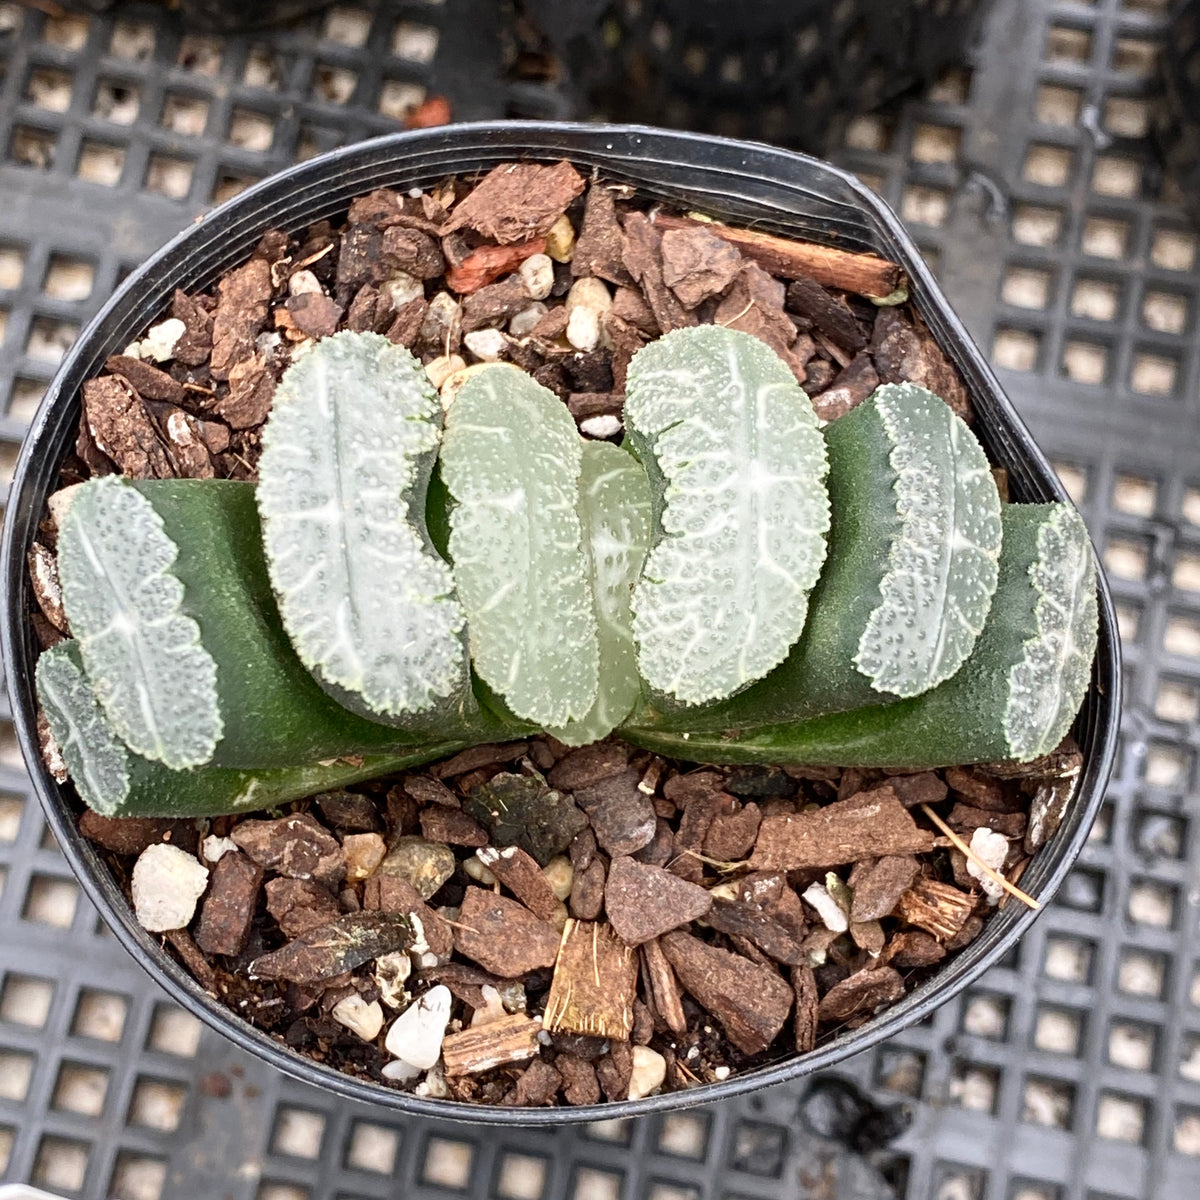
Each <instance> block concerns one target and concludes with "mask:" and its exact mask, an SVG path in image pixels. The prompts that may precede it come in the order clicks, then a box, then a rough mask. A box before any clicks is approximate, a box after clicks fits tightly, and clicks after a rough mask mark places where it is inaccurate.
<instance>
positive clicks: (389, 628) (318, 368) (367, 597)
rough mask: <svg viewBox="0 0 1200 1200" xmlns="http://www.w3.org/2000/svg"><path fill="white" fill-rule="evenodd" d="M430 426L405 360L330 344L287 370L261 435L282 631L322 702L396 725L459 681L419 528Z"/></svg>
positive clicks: (355, 344)
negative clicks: (330, 699) (324, 697)
mask: <svg viewBox="0 0 1200 1200" xmlns="http://www.w3.org/2000/svg"><path fill="white" fill-rule="evenodd" d="M440 417H441V406H440V404H439V402H438V397H437V393H436V392H435V391H434V389H433V387H432V385H431V384H430V383H429V380H428V378H427V377H426V376H425V373H424V371H423V370H422V369H421V366H420V364H419V363H418V362H417V361H416V359H414V358H413V356H412V355H411V354H409V352H408V351H407V350H405V349H403V348H402V347H399V346H394V345H392V344H391V343H390V342H389V341H388V340H387V339H386V338H383V337H380V336H379V335H378V334H372V333H339V334H335V335H334V336H333V337H329V338H325V339H323V340H322V341H320V342H318V343H317V344H316V345H315V346H314V347H313V348H312V349H311V350H310V351H309V352H308V353H307V354H305V355H304V356H303V357H302V358H300V359H299V360H298V361H297V362H295V363H293V365H292V366H291V367H289V368H288V370H287V372H286V373H285V374H284V377H283V379H282V381H281V382H280V384H279V387H278V389H277V390H276V392H275V401H274V406H273V409H272V412H271V416H270V418H269V419H268V421H267V424H266V426H265V428H264V430H263V454H262V459H261V462H260V464H259V478H260V482H259V485H258V505H259V512H260V514H261V516H262V523H263V534H264V543H265V546H266V551H267V562H268V566H269V568H270V572H271V582H272V585H273V586H274V588H275V592H276V595H277V596H278V599H279V609H280V614H281V615H282V617H283V623H284V628H285V629H286V630H287V632H288V636H289V637H290V638H291V640H292V643H293V645H294V646H295V647H296V652H297V654H298V655H299V656H300V658H301V660H302V661H303V662H304V664H305V666H307V667H308V668H309V670H310V671H312V672H313V674H314V675H315V676H316V677H317V678H318V680H320V682H321V683H322V684H323V685H324V686H325V687H326V688H327V689H328V690H329V691H330V692H331V694H333V695H334V696H335V697H336V698H337V699H339V700H341V701H342V703H344V704H346V705H347V706H348V707H351V708H354V709H355V710H356V711H358V712H361V713H362V714H363V715H365V716H373V717H376V718H378V719H386V720H390V721H394V722H396V723H399V721H400V720H401V719H403V718H404V717H405V716H409V715H412V714H419V713H425V712H428V711H429V710H431V709H434V708H436V707H437V706H438V705H439V704H440V703H442V702H444V701H446V700H448V699H449V698H450V697H452V696H454V695H455V694H456V693H458V692H459V691H460V690H461V689H462V688H463V686H464V684H465V680H466V665H465V653H464V649H463V645H462V636H461V634H462V629H463V613H462V608H461V606H460V605H459V604H458V602H457V600H456V599H455V597H454V594H453V582H452V579H451V575H450V570H449V568H448V567H447V566H446V564H445V563H444V562H443V561H442V560H441V559H440V558H439V557H438V556H437V554H436V552H435V551H434V549H433V546H432V543H431V542H430V540H429V534H428V531H427V529H426V527H425V493H426V488H427V485H428V481H429V474H430V471H431V470H432V466H433V461H434V457H435V455H436V452H437V445H438V434H439V421H440Z"/></svg>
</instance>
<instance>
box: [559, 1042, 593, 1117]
mask: <svg viewBox="0 0 1200 1200" xmlns="http://www.w3.org/2000/svg"><path fill="white" fill-rule="evenodd" d="M554 1066H555V1069H556V1070H557V1071H558V1073H559V1074H560V1075H561V1076H562V1080H563V1099H564V1100H565V1101H566V1102H567V1103H568V1104H576V1105H579V1104H598V1103H599V1102H600V1095H601V1092H600V1081H599V1080H598V1079H597V1078H596V1068H595V1067H593V1066H592V1064H591V1063H590V1062H585V1061H584V1060H583V1059H582V1058H578V1057H576V1056H575V1055H574V1054H560V1055H559V1056H558V1058H556V1059H555V1060H554Z"/></svg>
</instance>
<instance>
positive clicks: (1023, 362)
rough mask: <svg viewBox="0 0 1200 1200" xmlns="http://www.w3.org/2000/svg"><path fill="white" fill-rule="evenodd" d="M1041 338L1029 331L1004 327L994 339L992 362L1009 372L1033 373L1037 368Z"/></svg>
mask: <svg viewBox="0 0 1200 1200" xmlns="http://www.w3.org/2000/svg"><path fill="white" fill-rule="evenodd" d="M1041 344H1042V343H1041V338H1040V337H1039V336H1038V335H1037V334H1036V333H1033V332H1031V331H1030V330H1028V329H1011V328H1009V327H1007V326H1002V327H1001V328H999V329H997V330H996V336H995V337H994V338H993V339H992V361H993V362H994V363H995V364H996V366H998V367H1003V368H1005V369H1006V370H1009V371H1033V370H1035V369H1036V368H1037V365H1038V357H1039V352H1040V350H1041Z"/></svg>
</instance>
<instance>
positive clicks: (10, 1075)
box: [0, 1049, 36, 1103]
mask: <svg viewBox="0 0 1200 1200" xmlns="http://www.w3.org/2000/svg"><path fill="white" fill-rule="evenodd" d="M35 1063H36V1060H35V1059H34V1057H33V1055H32V1054H24V1053H22V1052H21V1051H19V1050H6V1049H0V1100H14V1101H16V1102H17V1103H20V1101H22V1100H24V1099H25V1097H26V1095H28V1093H29V1082H30V1080H31V1079H32V1078H33V1068H34V1065H35Z"/></svg>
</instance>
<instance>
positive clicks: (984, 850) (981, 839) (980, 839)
mask: <svg viewBox="0 0 1200 1200" xmlns="http://www.w3.org/2000/svg"><path fill="white" fill-rule="evenodd" d="M971 853H972V854H977V855H978V856H979V857H980V858H981V859H982V860H983V861H984V862H985V863H987V865H988V866H989V867H991V868H992V870H993V871H999V870H1000V868H1001V867H1002V866H1004V860H1005V859H1006V858H1007V857H1008V838H1006V837H1005V836H1004V834H1002V833H997V832H996V831H995V830H994V829H988V828H987V826H985V825H980V826H979V828H978V829H976V830H975V832H974V833H973V834H971ZM967 874H968V875H970V876H971V878H972V879H978V880H979V886H980V887H981V888H982V889H983V894H984V895H985V896H986V897H987V898H988V900H989V901H990V902H991V903H992V904H997V903H999V901H1000V897H1001V896H1003V895H1004V889H1003V888H1002V887H1001V886H1000V885H999V884H998V883H997V882H996V881H995V880H994V879H990V878H989V877H988V875H987V874H986V873H985V872H984V871H983V869H982V868H981V867H980V866H979V865H978V863H976V862H975V861H974V859H970V858H968V859H967Z"/></svg>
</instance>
